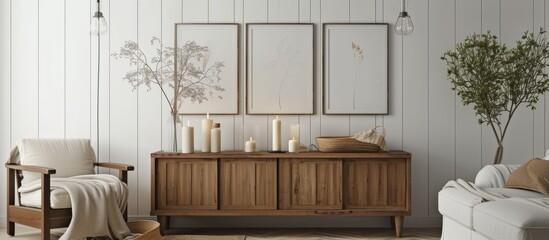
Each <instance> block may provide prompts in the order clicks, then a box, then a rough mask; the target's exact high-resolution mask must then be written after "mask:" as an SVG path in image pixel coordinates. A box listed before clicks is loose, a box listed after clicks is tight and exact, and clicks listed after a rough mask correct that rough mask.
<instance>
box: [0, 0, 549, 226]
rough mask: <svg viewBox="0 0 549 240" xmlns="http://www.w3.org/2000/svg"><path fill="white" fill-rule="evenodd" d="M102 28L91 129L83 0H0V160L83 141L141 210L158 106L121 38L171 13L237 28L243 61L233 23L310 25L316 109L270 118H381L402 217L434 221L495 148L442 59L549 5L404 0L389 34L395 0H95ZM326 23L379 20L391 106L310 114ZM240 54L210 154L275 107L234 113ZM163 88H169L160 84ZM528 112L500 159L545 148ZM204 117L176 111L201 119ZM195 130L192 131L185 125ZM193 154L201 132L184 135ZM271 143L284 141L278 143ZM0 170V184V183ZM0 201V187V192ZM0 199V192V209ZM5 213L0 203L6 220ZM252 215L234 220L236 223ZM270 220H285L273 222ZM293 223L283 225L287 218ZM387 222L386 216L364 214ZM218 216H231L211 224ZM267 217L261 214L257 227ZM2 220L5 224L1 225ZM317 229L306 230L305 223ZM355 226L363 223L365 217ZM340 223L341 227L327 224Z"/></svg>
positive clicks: (543, 118) (315, 126)
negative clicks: (467, 41) (400, 166)
mask: <svg viewBox="0 0 549 240" xmlns="http://www.w3.org/2000/svg"><path fill="white" fill-rule="evenodd" d="M102 3H103V4H102V5H103V6H102V10H103V13H104V15H105V17H106V19H107V21H108V24H109V29H110V31H109V33H107V34H106V35H104V36H102V37H101V52H100V54H101V63H100V64H101V65H100V67H101V73H100V74H101V75H100V78H101V84H100V86H99V89H100V96H99V98H100V104H99V105H100V106H99V108H100V113H99V114H100V116H99V119H100V126H99V129H97V128H96V120H95V119H96V117H97V116H96V104H95V103H96V94H97V92H96V90H97V83H96V78H97V38H96V37H95V36H90V35H89V23H90V17H91V15H92V14H93V12H94V11H95V1H70V0H47V1H38V0H17V1H15V0H1V1H0V36H2V37H1V38H0V156H1V158H2V159H6V158H7V157H8V155H9V150H10V149H11V147H12V146H14V145H15V144H16V143H17V141H18V140H19V139H21V138H36V137H41V138H46V137H48V138H49V137H59V138H63V137H82V138H91V139H92V142H93V145H94V148H96V149H97V146H96V133H97V131H99V133H100V145H99V151H100V152H99V154H98V156H99V159H100V161H107V162H108V161H113V162H123V163H128V164H133V165H135V166H136V167H137V170H136V171H134V172H132V173H130V175H129V181H130V183H131V184H130V186H131V189H130V190H131V196H130V208H129V214H130V215H131V216H148V214H149V205H150V197H149V194H150V190H149V189H150V180H149V179H150V177H149V174H150V162H149V153H150V152H152V151H156V150H159V149H166V150H169V149H170V148H171V144H172V143H171V127H170V123H169V120H170V119H169V111H170V109H169V107H168V106H167V104H166V102H165V101H164V99H163V98H162V96H161V94H160V91H159V89H158V88H156V87H154V86H153V88H152V89H151V90H150V91H148V90H147V89H145V88H140V89H137V90H135V91H132V88H131V86H130V85H129V84H128V83H127V82H125V81H124V80H123V79H122V77H123V75H124V74H125V72H127V71H128V70H129V69H130V66H129V65H128V64H127V63H126V62H124V61H121V60H116V59H114V58H112V57H111V56H110V53H113V52H116V51H118V49H119V48H120V47H121V46H122V45H123V44H124V41H126V40H132V41H136V42H138V43H139V44H140V45H141V47H142V48H143V50H144V51H145V53H147V54H152V53H153V52H154V51H155V48H154V47H152V46H150V44H149V41H150V39H151V38H152V37H153V36H156V37H158V38H161V39H162V41H163V42H164V44H165V45H168V46H171V45H173V39H174V32H173V24H174V23H176V22H211V23H239V24H241V26H240V30H241V33H240V38H241V41H240V55H241V57H242V58H243V56H245V39H244V37H245V24H246V23H252V22H254V23H257V22H273V23H274V22H301V23H315V44H316V52H315V54H316V59H315V67H316V69H315V74H316V78H315V81H314V84H315V86H314V88H315V92H316V95H315V114H314V115H291V116H280V118H281V119H282V121H283V131H282V134H283V139H286V138H287V136H288V131H289V130H288V127H289V125H290V124H294V123H299V124H300V125H301V128H300V131H301V139H302V142H303V143H304V144H306V145H309V144H310V143H314V139H315V138H316V137H317V136H322V135H349V134H353V133H355V132H358V131H361V130H366V129H369V128H372V127H374V126H376V125H384V126H385V127H386V128H387V134H388V135H387V141H388V146H389V148H391V149H403V150H406V151H409V152H411V153H412V154H413V160H412V189H413V191H412V195H413V196H412V206H413V216H412V217H411V219H415V221H412V220H409V221H406V223H407V224H409V225H411V226H414V225H415V226H436V225H437V224H439V213H438V211H437V192H438V190H439V189H440V188H441V187H442V186H443V184H444V183H445V182H446V181H447V180H449V179H454V178H464V179H467V180H473V179H474V176H475V174H476V172H477V171H478V170H479V169H480V168H481V167H482V166H484V165H486V164H490V163H491V162H492V157H493V154H494V151H495V143H494V137H493V134H492V132H491V131H490V129H488V128H487V127H484V126H479V125H478V124H477V123H476V118H475V116H474V113H473V111H472V109H471V108H470V107H464V106H462V105H461V101H460V99H459V98H458V97H457V96H456V95H455V93H454V92H453V91H451V90H450V85H449V83H448V80H447V79H446V73H445V65H444V63H443V62H442V61H441V60H440V56H441V55H442V54H443V52H445V51H446V50H448V49H451V48H453V46H454V45H455V43H457V42H460V41H462V40H463V39H464V38H465V37H466V36H467V35H469V34H471V33H472V32H479V31H487V30H490V31H491V32H493V33H495V34H497V35H499V36H500V39H501V41H502V42H504V43H506V44H508V45H511V46H512V45H513V43H514V41H515V40H516V39H518V38H519V37H520V35H521V34H522V33H523V32H524V31H526V30H537V29H539V27H542V26H545V25H546V23H547V21H549V18H547V17H546V14H547V12H548V11H549V4H548V3H547V0H525V1H513V0H482V1H476V0H459V1H458V0H409V9H408V12H409V13H410V14H411V16H412V19H413V21H414V24H415V27H416V30H415V31H414V33H413V34H412V35H409V36H406V37H401V36H398V35H395V34H394V32H393V31H392V28H393V23H394V21H395V19H396V16H397V15H398V12H399V9H400V1H399V0H385V1H384V0H156V1H147V0H117V1H109V0H103V1H102ZM326 22H387V23H390V24H391V25H390V38H389V42H390V44H389V46H390V51H389V59H390V64H389V89H390V93H389V96H390V100H389V102H390V114H389V115H385V116H381V115H380V116H369V115H363V116H360V115H353V116H347V115H339V116H333V115H331V116H328V115H322V114H321V111H322V106H321V103H322V96H321V92H322V74H321V73H322V66H321V61H320V57H321V56H322V55H321V54H322V52H321V46H322V39H321V38H322V32H321V24H322V23H326ZM244 65H245V62H244V61H241V62H240V73H241V75H240V83H239V86H240V103H239V106H240V114H239V115H234V116H233V115H224V116H216V115H214V116H212V117H213V118H214V119H215V120H216V121H217V122H220V123H221V126H222V149H223V150H240V149H242V148H243V143H244V141H245V132H246V129H247V128H249V127H251V126H257V127H258V128H259V129H260V138H259V139H258V147H259V148H261V149H267V148H268V147H269V146H270V144H271V142H270V139H271V132H270V129H271V128H270V122H271V120H272V119H273V118H274V117H275V116H273V115H246V114H244V111H245V95H244V94H245V79H246V71H245V66H244ZM168 93H169V95H171V93H170V92H169V91H168ZM536 107H537V110H536V111H530V110H526V109H521V110H520V111H519V112H518V114H517V116H516V117H515V119H513V122H512V124H511V125H512V126H511V128H510V132H509V136H508V137H507V139H506V142H505V151H504V163H520V162H522V161H523V160H526V159H529V158H532V157H534V156H536V157H539V156H543V155H544V152H545V149H547V147H549V142H548V141H547V140H548V139H549V128H548V126H547V119H548V117H549V97H547V95H546V96H544V97H542V98H541V99H540V102H539V103H538V104H537V105H536ZM202 118H203V116H184V122H186V121H187V120H189V121H190V122H191V124H192V125H194V126H195V127H199V125H200V120H201V119H202ZM196 129H197V130H199V128H196ZM195 136H196V137H197V138H196V142H195V146H196V148H197V149H200V147H201V146H200V144H201V139H200V138H201V137H200V134H195ZM285 145H286V144H283V148H284V149H285V148H287V146H285ZM5 175H6V173H5V171H0V179H5V177H6V176H5ZM0 196H5V187H0ZM4 205H5V199H4V198H0V206H4ZM5 215H6V210H5V208H0V218H2V219H4V218H5ZM253 221H254V220H245V219H243V220H242V222H243V224H252V225H253V223H254V222H253ZM272 221H273V225H278V224H280V223H286V222H288V221H285V220H272ZM293 221H294V220H291V221H290V223H292V222H293ZM309 222H311V224H312V226H324V225H323V224H325V225H327V226H330V225H337V224H340V225H342V226H345V225H349V226H354V225H353V224H355V225H357V224H358V225H357V226H362V225H360V224H361V223H357V222H356V221H353V220H352V219H350V220H349V219H347V220H343V221H342V220H341V219H338V218H337V217H336V218H333V219H332V220H331V219H322V220H318V219H316V220H315V219H311V220H310V221H309ZM372 222H373V223H374V225H375V224H377V225H381V226H384V225H386V222H385V220H372ZM221 223H222V224H223V223H226V225H231V224H233V223H230V222H223V221H221ZM268 223H269V222H267V224H268ZM0 224H2V226H3V224H5V221H1V223H0ZM315 224H316V225H315ZM363 225H364V224H363ZM338 226H339V225H338Z"/></svg>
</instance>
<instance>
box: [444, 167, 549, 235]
mask: <svg viewBox="0 0 549 240" xmlns="http://www.w3.org/2000/svg"><path fill="white" fill-rule="evenodd" d="M517 168H518V165H508V166H506V165H489V166H485V167H484V168H483V169H481V170H480V171H479V173H478V174H477V176H476V179H475V184H476V185H478V186H480V187H482V188H483V189H484V190H487V191H488V192H492V193H501V194H503V195H505V196H507V197H511V198H549V197H547V196H545V195H543V194H541V193H538V192H534V191H529V190H522V189H511V188H504V187H503V185H504V184H505V181H506V180H507V178H508V177H509V175H510V174H511V172H512V171H514V170H515V169H517ZM438 210H439V212H440V213H441V214H442V216H443V229H442V239H444V240H454V239H456V240H470V239H475V240H476V239H482V240H486V239H489V240H506V239H509V240H511V239H513V240H515V239H536V240H537V239H549V210H547V209H544V208H542V207H537V206H534V205H533V204H528V203H523V202H520V201H516V200H512V199H511V200H510V199H505V200H496V201H489V202H486V201H483V199H482V198H480V197H477V196H474V195H472V194H469V193H466V192H463V191H460V190H458V189H456V188H445V189H443V190H441V191H440V192H439V194H438Z"/></svg>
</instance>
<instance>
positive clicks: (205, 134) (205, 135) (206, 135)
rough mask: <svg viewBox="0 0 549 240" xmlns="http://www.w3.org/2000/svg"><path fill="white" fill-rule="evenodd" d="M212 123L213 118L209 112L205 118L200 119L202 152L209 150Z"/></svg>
mask: <svg viewBox="0 0 549 240" xmlns="http://www.w3.org/2000/svg"><path fill="white" fill-rule="evenodd" d="M212 125H213V120H212V119H210V114H209V113H208V114H207V115H206V119H202V152H210V149H211V146H210V144H211V143H210V141H211V140H210V139H211V134H212V132H211V131H212Z"/></svg>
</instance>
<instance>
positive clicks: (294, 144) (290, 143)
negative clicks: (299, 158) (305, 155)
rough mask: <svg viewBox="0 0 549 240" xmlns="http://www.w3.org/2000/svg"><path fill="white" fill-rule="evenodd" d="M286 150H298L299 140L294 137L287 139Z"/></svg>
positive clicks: (294, 151)
mask: <svg viewBox="0 0 549 240" xmlns="http://www.w3.org/2000/svg"><path fill="white" fill-rule="evenodd" d="M288 152H291V153H297V152H299V142H298V141H297V140H296V139H295V138H292V140H290V141H288Z"/></svg>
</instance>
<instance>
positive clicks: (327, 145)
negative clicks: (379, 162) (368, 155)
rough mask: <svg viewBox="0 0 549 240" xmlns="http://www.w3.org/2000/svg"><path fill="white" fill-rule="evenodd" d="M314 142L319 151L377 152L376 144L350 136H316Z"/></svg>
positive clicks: (377, 146) (378, 148)
mask: <svg viewBox="0 0 549 240" xmlns="http://www.w3.org/2000/svg"><path fill="white" fill-rule="evenodd" d="M316 143H317V145H318V150H319V151H321V152H379V150H381V148H380V147H379V145H377V144H373V143H367V142H361V141H358V140H356V139H355V138H353V137H350V136H336V137H333V136H325V137H317V138H316Z"/></svg>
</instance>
